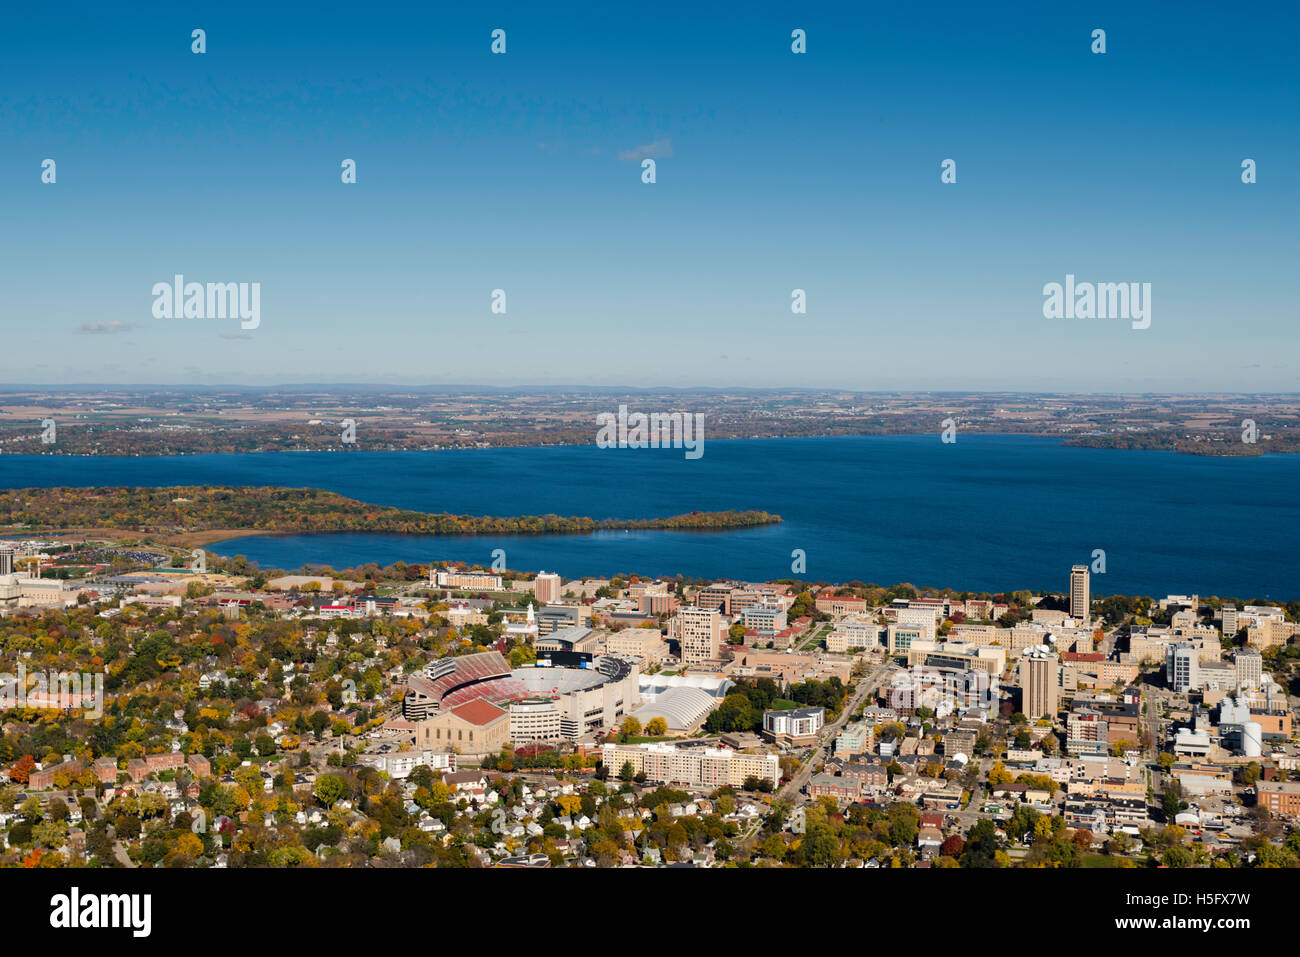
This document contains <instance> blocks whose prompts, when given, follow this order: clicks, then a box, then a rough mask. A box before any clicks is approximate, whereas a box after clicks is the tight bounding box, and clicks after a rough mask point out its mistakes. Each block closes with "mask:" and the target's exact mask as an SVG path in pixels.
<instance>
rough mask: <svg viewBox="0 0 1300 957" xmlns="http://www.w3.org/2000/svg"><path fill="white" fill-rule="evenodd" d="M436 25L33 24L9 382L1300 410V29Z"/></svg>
mask: <svg viewBox="0 0 1300 957" xmlns="http://www.w3.org/2000/svg"><path fill="white" fill-rule="evenodd" d="M436 6H441V5H432V4H418V5H417V4H410V5H405V6H403V5H400V4H398V5H389V4H382V5H381V4H375V5H369V6H368V5H364V4H361V5H332V4H319V3H317V4H310V5H308V4H302V5H290V4H285V5H281V4H266V3H262V4H242V3H221V4H202V3H200V4H188V5H185V8H184V9H181V8H180V5H168V4H131V5H119V6H116V7H112V8H109V7H104V6H103V5H93V6H92V5H89V4H75V3H74V4H65V5H60V6H59V8H58V15H57V16H51V14H50V10H49V8H43V7H39V6H35V7H33V6H24V7H12V8H11V9H10V10H9V11H8V12H7V14H6V17H7V19H8V24H7V27H6V30H5V31H4V35H3V38H2V39H0V80H2V81H3V82H0V209H3V227H0V262H3V267H2V268H3V273H4V279H5V287H6V295H5V296H4V300H3V306H2V307H0V322H2V323H3V325H2V326H0V329H3V332H4V335H5V337H6V343H7V345H6V348H5V349H3V350H0V383H19V382H22V383H28V382H49V383H79V382H121V383H177V382H188V383H200V384H201V383H205V382H207V383H248V384H272V383H279V382H322V381H330V382H336V381H357V382H368V383H377V384H383V383H419V384H430V383H440V382H445V383H467V382H472V383H484V384H501V385H518V384H534V383H535V384H558V383H590V384H597V385H619V384H625V385H630V386H652V385H665V386H699V385H704V386H729V385H747V386H806V387H823V386H826V387H837V388H858V389H868V390H871V389H990V390H1026V391H1044V390H1049V391H1050V390H1081V391H1160V390H1171V391H1172V390H1182V391H1296V390H1300V368H1298V367H1297V363H1296V362H1295V360H1294V358H1293V357H1294V355H1295V354H1296V347H1297V345H1298V344H1300V343H1297V338H1298V335H1297V320H1298V319H1300V308H1298V307H1297V303H1298V302H1300V278H1298V277H1300V269H1298V268H1297V263H1298V262H1300V239H1298V238H1297V236H1298V234H1300V231H1298V230H1297V226H1296V223H1297V213H1300V203H1298V202H1297V200H1298V199H1300V132H1298V130H1300V126H1298V124H1297V120H1298V119H1300V86H1298V82H1297V70H1296V69H1295V63H1294V61H1295V53H1294V51H1295V50H1296V49H1297V42H1298V41H1300V8H1297V7H1296V6H1295V5H1294V4H1268V3H1265V4H1261V5H1254V6H1251V7H1250V8H1248V9H1246V10H1239V9H1234V8H1231V7H1229V6H1227V5H1211V4H1197V3H1186V4H1179V5H1177V6H1171V5H1163V4H1162V5H1156V4H1129V3H1117V4H1105V3H1087V4H1084V3H1053V4H1043V3H1040V2H1033V3H1011V4H999V5H998V6H999V7H1000V9H998V10H996V11H989V10H984V9H980V7H981V5H976V4H960V5H959V4H951V5H949V4H944V3H937V4H935V3H931V4H923V5H920V4H918V5H911V4H908V5H897V6H902V7H904V8H903V9H875V8H874V5H862V4H852V5H849V4H844V5H838V4H816V5H813V6H811V7H808V6H807V5H804V4H793V3H790V4H753V5H745V6H744V7H736V8H735V9H734V10H716V11H711V10H709V9H704V8H703V7H702V6H701V5H697V4H664V3H657V4H653V5H650V6H639V5H628V4H624V5H618V6H617V7H612V6H608V5H596V4H593V5H589V6H579V5H570V6H564V7H562V8H558V9H557V7H556V6H555V5H545V7H544V8H540V9H539V5H533V4H518V5H515V4H485V5H482V7H481V8H480V9H474V10H471V11H468V12H464V11H454V10H453V11H444V10H440V9H435V7H436ZM1049 8H1050V9H1049ZM1135 8H1136V9H1135ZM196 27H201V28H203V29H205V30H206V31H207V50H208V52H207V53H206V54H203V55H195V54H193V53H191V52H190V43H191V40H190V32H191V30H192V29H194V28H196ZM498 27H499V28H502V29H505V30H506V32H507V51H508V52H507V53H506V54H505V55H504V56H494V55H492V54H491V53H490V50H489V46H490V34H491V31H492V30H493V29H494V28H498ZM796 27H797V28H802V29H804V30H806V31H807V36H808V52H807V53H806V54H804V55H795V54H793V53H791V52H790V32H791V30H792V29H794V28H796ZM1095 28H1102V29H1105V30H1106V40H1107V52H1106V53H1105V54H1104V55H1095V54H1093V53H1091V51H1090V45H1091V39H1090V35H1091V32H1092V30H1093V29H1095ZM647 147H649V148H651V149H653V150H654V152H655V155H657V157H658V160H657V162H658V170H657V175H658V182H657V183H655V184H654V185H645V184H643V183H642V182H641V176H640V174H641V169H640V165H639V162H638V160H637V159H636V158H628V154H633V156H634V157H635V156H637V155H640V153H641V152H644V151H645V149H646V148H647ZM47 157H49V158H53V159H54V160H55V161H56V163H57V176H58V181H57V183H55V184H54V185H47V184H43V183H41V181H40V173H41V170H40V164H41V161H42V160H43V159H45V158H47ZM1246 157H1250V158H1253V159H1254V160H1255V161H1256V162H1257V164H1258V180H1259V181H1258V182H1257V183H1256V184H1254V185H1249V186H1248V185H1244V184H1242V183H1241V179H1240V164H1241V161H1242V159H1243V158H1246ZM344 158H351V159H354V160H356V162H357V169H358V175H357V179H358V182H357V183H356V184H355V185H343V184H342V183H341V182H340V177H339V173H340V163H341V161H342V160H343V159H344ZM946 158H952V159H954V160H956V162H957V174H958V176H957V183H956V184H953V185H945V184H942V183H941V182H940V177H939V173H940V163H941V161H942V160H944V159H946ZM175 273H182V274H184V275H185V276H186V278H187V279H189V280H197V281H214V282H218V281H219V282H226V281H247V282H260V283H261V284H262V318H261V326H260V328H258V329H256V330H255V331H252V332H249V333H242V332H241V330H239V328H238V323H237V322H234V321H230V320H216V319H202V320H194V319H192V320H183V319H173V320H166V319H155V318H153V316H152V314H151V305H152V296H151V292H150V290H151V287H152V286H153V284H154V283H155V282H159V281H169V280H170V278H171V277H172V276H173V275H174V274H175ZM1067 273H1073V274H1075V275H1076V276H1077V277H1078V278H1079V279H1080V280H1093V281H1103V282H1120V281H1139V282H1150V283H1151V284H1152V300H1153V314H1152V323H1151V327H1150V328H1149V329H1146V330H1141V331H1138V330H1133V329H1131V328H1130V327H1129V324H1128V323H1127V322H1123V321H1117V320H1049V319H1045V318H1043V315H1042V301H1043V296H1042V287H1043V284H1044V283H1047V282H1053V281H1057V282H1060V281H1062V280H1063V279H1064V277H1065V275H1066V274H1067ZM496 288H502V289H504V290H505V291H506V294H507V297H508V300H507V301H508V311H507V314H506V315H505V316H495V315H492V314H491V312H490V310H489V304H490V294H491V291H492V290H493V289H496ZM794 288H803V289H805V290H806V291H807V295H808V313H807V314H806V315H793V314H791V311H790V294H791V290H792V289H794ZM94 330H101V331H94ZM107 330H112V331H107Z"/></svg>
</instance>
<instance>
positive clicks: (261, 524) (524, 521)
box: [0, 486, 781, 535]
mask: <svg viewBox="0 0 1300 957" xmlns="http://www.w3.org/2000/svg"><path fill="white" fill-rule="evenodd" d="M780 521H781V517H780V516H779V515H773V514H771V513H769V512H760V511H722V512H688V513H687V514H685V515H674V516H672V517H669V518H649V519H617V518H605V519H594V518H585V517H564V516H560V515H522V516H516V517H513V518H493V517H485V516H478V515H452V514H449V513H446V512H443V513H429V512H414V511H408V510H406V509H400V508H393V507H391V506H386V505H368V504H366V503H364V502H359V501H357V500H356V499H351V498H346V497H344V496H342V495H338V494H336V493H334V492H327V491H324V490H323V489H314V488H279V487H263V488H226V487H213V486H169V487H165V488H45V489H39V488H37V489H30V488H29V489H15V490H6V491H0V525H6V526H24V527H32V528H45V529H59V528H120V529H129V530H133V531H158V532H179V531H186V532H196V531H208V530H212V529H231V530H248V531H272V532H299V533H310V532H382V533H391V534H397V535H552V534H582V533H586V532H596V531H602V530H615V529H650V530H667V529H700V530H705V529H730V528H747V527H750V526H755V525H770V524H773V523H776V522H780Z"/></svg>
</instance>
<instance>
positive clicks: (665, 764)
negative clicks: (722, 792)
mask: <svg viewBox="0 0 1300 957" xmlns="http://www.w3.org/2000/svg"><path fill="white" fill-rule="evenodd" d="M600 751H601V756H600V760H601V763H602V764H603V765H604V766H605V767H606V768H608V769H609V773H610V776H611V777H617V776H618V774H619V773H620V771H621V770H622V768H623V765H624V764H625V763H626V764H631V765H632V772H633V773H634V774H644V775H645V776H646V779H647V780H649V781H657V782H662V783H665V784H685V785H688V786H691V787H706V788H719V787H722V786H723V785H730V786H731V787H742V786H743V785H744V783H745V779H746V778H749V777H755V778H758V779H759V780H760V781H763V780H766V781H769V782H770V783H771V784H772V786H773V787H776V785H777V784H778V783H779V782H780V779H781V763H780V760H779V759H778V758H777V756H776V755H775V754H767V753H761V754H751V753H748V752H745V751H730V750H728V749H726V748H682V747H678V746H677V745H673V744H662V743H660V744H606V745H603V746H602V747H601V749H600Z"/></svg>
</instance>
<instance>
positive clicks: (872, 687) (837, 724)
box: [776, 661, 892, 800]
mask: <svg viewBox="0 0 1300 957" xmlns="http://www.w3.org/2000/svg"><path fill="white" fill-rule="evenodd" d="M891 664H892V663H891V662H888V661H886V662H885V663H884V664H882V665H880V667H878V668H877V669H876V670H875V671H873V672H872V673H871V674H870V675H864V676H863V677H862V679H861V680H860V681H859V682H858V683H857V686H856V687H855V688H854V689H853V697H852V698H850V699H849V703H848V704H847V705H845V706H844V708H843V710H841V711H840V716H839V717H838V718H836V719H835V721H834V722H833V723H831V724H828V725H826V726H825V727H824V728H822V730H821V733H820V734H818V736H817V744H816V745H815V746H814V747H813V748H812V749H811V751H810V752H809V753H808V755H807V756H806V757H805V758H804V760H803V764H802V765H801V766H800V768H799V770H798V772H797V773H796V774H795V776H794V777H793V778H791V779H790V781H789V783H787V784H786V785H785V787H783V788H781V790H780V791H778V792H777V795H776V799H777V800H780V799H782V798H785V799H787V800H794V799H795V798H796V797H797V795H798V794H799V793H800V792H801V791H802V790H803V789H804V786H805V785H807V783H808V781H809V779H811V778H812V775H813V769H814V768H815V767H817V766H818V765H819V764H822V763H824V762H825V760H826V758H827V757H828V756H829V754H828V752H829V750H830V748H831V746H832V745H833V744H834V743H835V736H836V735H837V734H839V731H840V729H841V728H843V727H844V726H845V725H846V724H848V722H849V718H851V717H852V716H853V712H854V711H856V710H857V707H858V705H859V704H861V703H862V699H863V698H865V697H867V696H868V695H871V694H874V693H875V692H876V689H877V688H879V687H880V685H881V683H882V682H883V681H884V680H885V678H886V677H887V676H888V675H889V674H890V673H891V671H892V668H891Z"/></svg>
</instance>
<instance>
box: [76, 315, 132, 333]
mask: <svg viewBox="0 0 1300 957" xmlns="http://www.w3.org/2000/svg"><path fill="white" fill-rule="evenodd" d="M80 331H81V332H83V333H85V334H86V335H88V336H106V335H112V334H113V333H115V332H130V331H131V324H130V323H129V322H119V321H118V320H116V319H114V320H113V321H112V322H83V323H82V324H81V329H80Z"/></svg>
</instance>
